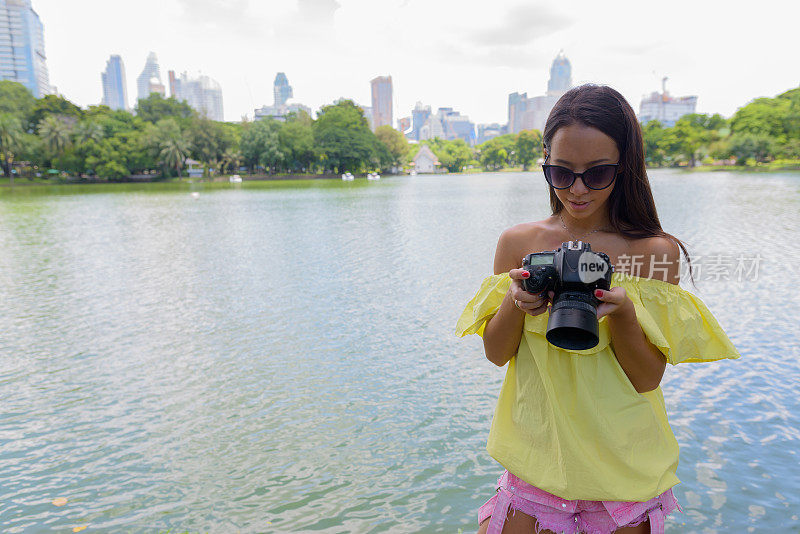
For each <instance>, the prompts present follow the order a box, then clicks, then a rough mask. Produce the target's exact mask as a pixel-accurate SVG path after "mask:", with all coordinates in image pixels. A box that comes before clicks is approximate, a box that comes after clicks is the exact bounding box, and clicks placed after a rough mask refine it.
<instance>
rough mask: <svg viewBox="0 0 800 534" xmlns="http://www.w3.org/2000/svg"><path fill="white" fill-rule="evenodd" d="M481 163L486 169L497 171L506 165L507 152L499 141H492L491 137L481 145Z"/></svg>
mask: <svg viewBox="0 0 800 534" xmlns="http://www.w3.org/2000/svg"><path fill="white" fill-rule="evenodd" d="M480 154H481V159H480V162H481V165H482V166H483V168H484V169H486V170H487V171H497V170H500V169H502V168H503V167H505V166H506V163H507V160H508V152H507V151H506V149H505V148H503V146H502V144H501V143H492V139H490V140H489V141H487V142H485V143H483V144H482V145H481V152H480Z"/></svg>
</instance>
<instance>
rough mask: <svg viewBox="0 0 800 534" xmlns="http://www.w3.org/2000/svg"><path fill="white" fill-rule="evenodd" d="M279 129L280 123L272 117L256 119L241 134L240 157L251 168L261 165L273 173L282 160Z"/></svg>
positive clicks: (283, 156) (283, 157)
mask: <svg viewBox="0 0 800 534" xmlns="http://www.w3.org/2000/svg"><path fill="white" fill-rule="evenodd" d="M279 129H280V123H279V122H278V121H276V120H273V119H264V120H258V121H255V122H254V123H252V124H250V125H248V127H247V129H246V130H245V131H244V133H243V134H242V141H241V150H242V157H243V158H244V160H245V162H247V164H248V165H249V166H250V167H251V168H253V169H255V168H256V167H258V166H259V165H261V166H263V167H264V168H265V169H267V170H268V172H270V173H273V172H275V170H276V167H278V165H280V164H281V163H282V162H283V161H284V159H285V155H284V153H283V152H281V144H280V139H279V136H278V131H279Z"/></svg>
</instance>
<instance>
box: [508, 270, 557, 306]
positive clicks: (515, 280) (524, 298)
mask: <svg viewBox="0 0 800 534" xmlns="http://www.w3.org/2000/svg"><path fill="white" fill-rule="evenodd" d="M508 276H509V277H511V287H510V288H509V289H508V292H509V294H510V295H511V298H512V299H514V304H515V306H516V307H517V308H519V309H520V310H522V311H524V312H525V313H527V314H528V315H531V316H534V317H535V316H537V315H541V314H543V313H544V312H546V311H547V310H548V309H549V308H550V304H552V302H553V292H552V291H549V292H548V293H547V296H546V297H543V296H541V295H537V294H535V293H528V292H527V291H525V286H523V284H522V282H523V280H525V279H526V278H528V277H529V276H530V273H529V272H528V271H526V270H525V269H511V270H510V271H509V272H508Z"/></svg>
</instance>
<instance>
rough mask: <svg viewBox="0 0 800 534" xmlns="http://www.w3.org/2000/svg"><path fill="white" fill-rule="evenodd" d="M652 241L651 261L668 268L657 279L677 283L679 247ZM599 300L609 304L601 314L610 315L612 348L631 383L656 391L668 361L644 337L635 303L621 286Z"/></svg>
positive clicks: (666, 242) (664, 241)
mask: <svg viewBox="0 0 800 534" xmlns="http://www.w3.org/2000/svg"><path fill="white" fill-rule="evenodd" d="M650 241H651V243H649V246H648V247H647V248H648V249H650V254H651V256H650V258H654V259H656V260H658V261H659V264H661V265H664V266H665V267H666V270H665V271H661V272H660V273H659V276H657V277H656V278H658V279H661V280H662V281H664V282H669V283H672V284H677V283H678V281H679V279H680V272H679V269H680V256H679V254H680V252H679V250H678V245H677V244H676V243H673V242H672V241H671V240H668V239H666V238H653V239H652V240H650ZM662 259H666V264H664V263H661V262H662ZM651 271H652V270H651ZM598 291H599V290H598ZM598 298H599V299H600V300H601V301H602V302H603V303H607V304H608V306H605V307H604V306H603V304H601V305H600V306H601V307H600V308H598V313H601V312H602V314H603V315H608V319H607V320H608V327H609V330H610V332H611V345H612V346H613V347H614V354H616V357H617V361H618V362H619V364H620V366H621V367H622V370H623V371H625V375H627V377H628V380H630V382H631V384H632V385H633V387H634V388H635V389H636V391H638V392H639V393H644V392H647V391H652V390H654V389H656V388H657V387H658V386H659V384H661V379H662V377H663V376H664V370H665V369H666V367H667V359H666V357H665V356H664V355H663V354H662V353H661V351H660V350H658V348H657V347H656V346H655V345H653V344H652V343H650V341H648V340H647V337H646V336H645V335H644V332H643V331H642V327H641V326H640V325H639V321H638V320H637V319H636V311H635V309H634V307H633V302H631V299H629V298H628V296H627V294H626V293H625V290H624V289H623V288H621V287H616V288H612V289H611V290H610V291H604V292H603V295H602V296H598Z"/></svg>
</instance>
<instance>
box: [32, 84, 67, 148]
mask: <svg viewBox="0 0 800 534" xmlns="http://www.w3.org/2000/svg"><path fill="white" fill-rule="evenodd" d="M48 96H50V95H48ZM39 137H40V138H41V139H42V141H43V142H44V146H45V148H46V149H47V152H48V153H49V154H50V157H51V159H52V158H57V157H59V156H61V155H62V154H63V153H64V151H66V149H67V147H68V146H69V145H70V143H71V128H70V126H69V125H68V124H67V122H66V121H65V120H64V119H63V118H61V117H56V116H53V115H47V116H46V117H45V118H44V119H42V122H40V123H39Z"/></svg>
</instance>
